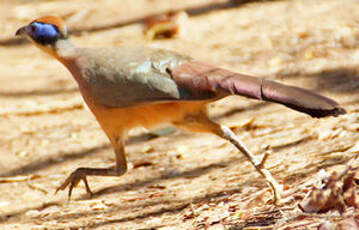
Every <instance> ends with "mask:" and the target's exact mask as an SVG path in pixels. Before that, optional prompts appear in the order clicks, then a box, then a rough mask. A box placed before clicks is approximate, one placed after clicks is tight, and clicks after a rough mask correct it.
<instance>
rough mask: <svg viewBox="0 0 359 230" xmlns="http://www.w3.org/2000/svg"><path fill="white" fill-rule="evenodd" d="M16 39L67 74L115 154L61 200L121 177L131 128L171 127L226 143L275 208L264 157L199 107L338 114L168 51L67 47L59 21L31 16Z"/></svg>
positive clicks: (335, 108) (271, 84)
mask: <svg viewBox="0 0 359 230" xmlns="http://www.w3.org/2000/svg"><path fill="white" fill-rule="evenodd" d="M16 35H21V36H25V37H27V38H28V39H30V41H31V42H32V43H34V44H35V45H36V46H37V47H39V48H40V49H41V50H43V51H45V52H46V53H48V54H50V55H51V56H53V57H55V58H56V59H57V60H59V61H60V62H61V63H62V64H63V65H64V66H65V67H66V68H67V69H68V70H69V71H70V72H71V73H72V75H73V77H74V78H75V80H76V81H77V83H78V85H79V89H80V91H81V94H82V96H83V99H84V100H85V102H86V103H87V105H88V107H89V108H90V110H91V111H92V112H93V114H94V115H95V117H96V119H97V121H98V122H99V124H100V125H101V127H102V129H103V130H104V132H105V133H106V135H107V136H108V138H109V140H110V142H111V144H112V146H113V148H114V151H115V155H116V166H115V167H111V168H78V169H77V170H75V171H74V172H73V173H72V174H71V175H70V176H69V177H68V178H67V179H66V180H65V182H64V183H63V184H62V185H61V186H60V187H59V188H58V189H57V191H58V190H64V189H65V188H66V187H68V186H69V191H68V196H69V198H70V197H71V193H72V190H73V188H74V187H75V186H76V185H77V184H78V183H79V182H80V181H81V180H82V181H83V182H84V183H85V186H86V190H87V192H88V193H89V194H92V192H91V190H90V187H89V185H88V183H87V179H86V177H87V176H121V175H123V174H124V173H125V172H126V170H127V162H126V156H125V149H124V142H125V140H126V137H127V132H128V131H129V130H130V129H131V128H133V127H135V126H144V127H146V128H150V127H153V126H155V125H158V124H160V123H171V124H173V125H175V126H176V127H179V128H181V129H185V130H190V131H194V132H208V133H212V134H215V135H217V136H219V137H221V138H224V139H226V140H228V141H230V142H231V143H232V144H233V145H234V146H235V147H236V148H237V149H238V150H239V151H240V152H242V153H243V154H244V155H245V156H246V157H247V159H248V160H250V162H251V164H252V165H253V166H254V167H255V168H256V170H257V171H258V172H259V173H260V174H261V175H263V176H264V177H265V178H266V180H267V182H268V183H269V185H270V186H271V187H272V190H273V193H274V202H278V201H279V199H280V189H281V187H280V185H279V184H278V183H277V182H276V181H275V179H274V178H273V177H272V175H271V174H270V172H269V171H268V170H266V169H265V167H264V162H265V159H266V158H267V155H264V157H263V158H262V159H261V160H257V159H256V157H254V156H253V154H252V153H251V152H250V151H249V150H248V149H247V148H246V147H245V146H244V145H243V144H242V143H241V141H240V140H239V138H238V137H237V136H236V135H235V134H234V133H233V132H232V131H231V130H230V129H229V128H228V127H226V126H223V125H219V124H217V123H214V122H213V121H211V120H210V119H209V118H208V116H207V111H206V105H207V104H208V103H210V102H213V101H216V100H219V99H221V98H224V97H226V96H229V95H240V96H244V97H248V98H252V99H257V100H264V101H270V102H275V103H279V104H282V105H284V106H287V107H289V108H291V109H294V110H297V111H299V112H303V113H306V114H308V115H310V116H312V117H317V118H321V117H326V116H338V115H340V114H345V110H344V109H343V108H342V107H340V106H339V105H338V103H336V102H335V101H333V100H331V99H329V98H327V97H324V96H321V95H319V94H317V93H315V92H312V91H309V90H306V89H302V88H298V87H294V86H288V85H284V84H281V83H278V82H275V81H270V80H265V79H260V78H256V77H252V76H248V75H244V74H240V73H234V72H231V71H229V70H226V69H222V68H220V67H216V66H214V65H211V64H207V63H205V62H201V61H197V60H194V59H192V58H191V57H188V56H185V55H181V54H178V53H175V52H172V51H168V50H162V49H153V48H146V47H141V46H120V47H109V48H78V47H76V46H74V45H73V44H72V43H71V42H70V40H69V37H68V32H67V28H66V26H65V24H64V22H63V21H62V20H61V19H60V18H58V17H55V16H47V17H41V18H38V19H36V20H34V21H32V22H31V23H30V24H28V25H26V26H24V27H21V28H20V29H18V30H17V31H16Z"/></svg>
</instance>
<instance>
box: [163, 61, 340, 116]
mask: <svg viewBox="0 0 359 230" xmlns="http://www.w3.org/2000/svg"><path fill="white" fill-rule="evenodd" d="M170 72H171V76H172V78H173V79H174V80H175V81H176V84H177V85H178V86H179V87H180V88H181V89H182V90H185V91H187V92H191V95H192V96H191V97H190V98H188V100H200V99H203V98H205V97H207V96H208V95H210V94H209V93H213V94H214V96H215V97H223V96H226V95H231V94H235V95H240V96H245V97H249V98H254V99H258V100H264V101H270V102H275V103H279V104H282V105H285V106H287V107H289V108H292V109H294V110H297V111H299V112H303V113H306V114H309V115H310V116H312V117H318V118H319V117H326V116H338V115H341V114H345V113H346V111H345V110H344V109H343V108H342V107H340V105H339V104H338V103H337V102H335V101H334V100H332V99H330V98H327V97H324V96H322V95H320V94H318V93H315V92H313V91H310V90H306V89H303V88H299V87H295V86H288V85H285V84H281V83H279V82H275V81H270V80H265V79H260V78H256V77H252V76H248V75H244V74H240V73H233V72H231V71H228V70H225V69H221V68H217V67H215V66H212V65H209V64H206V63H203V62H198V61H190V62H188V63H185V64H183V65H180V66H177V67H176V68H175V69H171V70H170Z"/></svg>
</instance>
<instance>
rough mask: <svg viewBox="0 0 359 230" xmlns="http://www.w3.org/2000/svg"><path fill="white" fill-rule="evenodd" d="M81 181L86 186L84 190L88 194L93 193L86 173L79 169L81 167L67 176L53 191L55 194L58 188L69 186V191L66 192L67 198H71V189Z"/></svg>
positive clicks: (62, 188)
mask: <svg viewBox="0 0 359 230" xmlns="http://www.w3.org/2000/svg"><path fill="white" fill-rule="evenodd" d="M81 180H82V181H83V182H84V184H85V187H86V192H87V193H88V194H90V196H92V195H93V193H92V191H91V189H90V186H89V185H88V182H87V179H86V174H85V173H84V172H83V171H82V170H81V168H79V169H77V170H76V171H74V172H73V173H71V175H70V176H69V177H67V178H66V180H65V181H64V183H62V184H61V185H60V186H59V187H58V188H57V189H56V191H55V194H57V192H58V191H60V190H65V189H66V188H67V187H68V186H69V192H68V200H70V199H71V194H72V190H73V189H74V188H75V187H76V186H77V185H78V184H79V182H80V181H81Z"/></svg>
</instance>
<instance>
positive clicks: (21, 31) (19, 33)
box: [15, 26, 30, 36]
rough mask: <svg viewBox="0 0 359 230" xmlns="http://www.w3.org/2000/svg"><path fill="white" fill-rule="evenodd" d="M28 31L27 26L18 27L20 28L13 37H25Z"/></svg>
mask: <svg viewBox="0 0 359 230" xmlns="http://www.w3.org/2000/svg"><path fill="white" fill-rule="evenodd" d="M29 29H30V28H29V26H23V27H20V28H19V29H18V30H17V31H16V33H15V35H16V36H23V35H26V34H28V32H29Z"/></svg>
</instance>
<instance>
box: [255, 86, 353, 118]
mask: <svg viewBox="0 0 359 230" xmlns="http://www.w3.org/2000/svg"><path fill="white" fill-rule="evenodd" d="M261 95H262V99H263V100H265V101H271V102H276V103H279V104H283V105H285V106H287V107H289V108H292V109H294V110H297V111H300V112H303V113H306V114H309V115H310V116H312V117H318V118H319V117H326V116H338V115H341V114H345V113H346V111H345V110H344V109H343V108H341V107H340V106H339V104H338V103H337V102H335V101H334V100H332V99H330V98H328V97H324V96H322V95H320V94H318V93H315V92H313V91H309V90H306V89H303V88H298V87H295V86H288V85H284V84H280V83H277V82H274V81H268V80H263V81H262V87H261Z"/></svg>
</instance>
